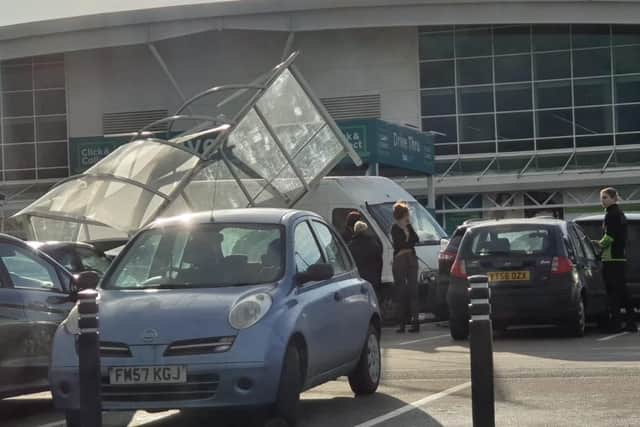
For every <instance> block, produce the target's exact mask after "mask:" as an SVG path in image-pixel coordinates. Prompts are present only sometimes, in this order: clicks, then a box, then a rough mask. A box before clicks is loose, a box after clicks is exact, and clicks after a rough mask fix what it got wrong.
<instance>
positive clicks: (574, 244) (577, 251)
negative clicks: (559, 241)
mask: <svg viewBox="0 0 640 427" xmlns="http://www.w3.org/2000/svg"><path fill="white" fill-rule="evenodd" d="M568 228H569V230H568V231H569V233H568V234H569V240H570V242H571V246H570V247H569V250H570V252H573V254H574V255H575V256H576V257H577V258H578V259H579V260H582V259H584V257H585V254H584V250H583V249H582V245H581V244H580V239H578V236H576V234H575V232H574V231H573V227H571V226H569V227H568Z"/></svg>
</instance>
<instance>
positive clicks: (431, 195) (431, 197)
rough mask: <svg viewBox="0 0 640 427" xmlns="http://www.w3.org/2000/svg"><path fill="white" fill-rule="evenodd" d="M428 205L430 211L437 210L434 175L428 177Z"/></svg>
mask: <svg viewBox="0 0 640 427" xmlns="http://www.w3.org/2000/svg"><path fill="white" fill-rule="evenodd" d="M427 203H428V206H429V209H431V210H432V211H435V210H436V186H435V181H434V179H433V175H429V176H427Z"/></svg>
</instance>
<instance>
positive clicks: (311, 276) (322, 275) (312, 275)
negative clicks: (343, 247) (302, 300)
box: [295, 263, 334, 286]
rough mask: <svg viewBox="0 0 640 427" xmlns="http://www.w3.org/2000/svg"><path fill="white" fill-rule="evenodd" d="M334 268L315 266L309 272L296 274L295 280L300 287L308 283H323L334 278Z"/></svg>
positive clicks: (330, 266) (324, 265) (310, 267)
mask: <svg viewBox="0 0 640 427" xmlns="http://www.w3.org/2000/svg"><path fill="white" fill-rule="evenodd" d="M333 274H334V273H333V266H332V265H331V264H321V263H320V264H313V265H310V266H309V268H308V269H307V271H303V272H301V273H298V274H296V277H295V280H296V284H297V285H298V286H301V285H304V284H305V283H308V282H322V281H323V280H329V279H331V278H332V277H333Z"/></svg>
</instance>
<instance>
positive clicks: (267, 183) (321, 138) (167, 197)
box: [15, 53, 361, 241]
mask: <svg viewBox="0 0 640 427" xmlns="http://www.w3.org/2000/svg"><path fill="white" fill-rule="evenodd" d="M296 56H297V54H296V53H294V54H292V55H291V56H290V57H289V58H288V59H287V60H286V61H285V62H283V63H281V64H279V65H278V66H276V67H275V68H274V69H273V70H272V71H271V72H270V73H269V74H267V75H266V76H264V77H263V78H261V79H259V81H258V83H255V82H254V83H251V84H248V85H232V86H221V87H215V88H212V89H209V90H207V91H205V92H203V93H201V94H198V95H196V96H195V97H193V98H192V99H191V100H189V101H188V102H187V103H185V105H183V106H182V107H181V108H180V109H179V110H178V111H177V112H176V115H174V116H172V117H169V118H167V119H164V120H163V121H164V122H169V123H170V126H169V129H170V130H171V129H172V126H173V124H174V123H176V122H178V121H184V120H188V121H196V122H198V124H197V126H195V127H193V128H191V129H189V130H187V131H183V132H181V133H180V134H178V135H176V136H174V137H172V138H167V139H159V138H155V137H154V138H143V139H136V140H134V141H132V142H130V143H128V144H125V145H123V146H121V147H120V148H118V149H117V150H115V151H114V152H113V153H111V154H110V155H109V156H107V157H105V158H104V159H102V160H101V161H100V162H98V163H97V164H95V165H94V166H93V167H91V168H90V169H89V170H87V171H86V172H85V173H83V174H81V175H78V176H74V177H70V178H69V179H67V180H65V181H62V182H61V183H59V184H58V185H57V186H55V187H54V188H53V189H51V190H50V191H49V192H48V193H46V194H45V195H44V196H42V197H41V198H39V199H38V200H36V201H35V202H34V203H32V204H31V205H29V206H28V207H26V208H25V209H23V210H22V211H20V212H19V213H17V214H16V215H15V216H16V217H18V218H22V219H23V220H25V222H26V223H27V224H28V226H29V228H30V230H28V231H30V232H31V233H30V234H33V236H32V237H33V238H34V239H37V240H84V241H87V240H98V239H114V238H116V239H117V238H128V237H130V236H131V235H132V234H133V233H135V232H136V231H137V230H139V229H140V228H141V227H143V226H145V225H146V224H148V223H150V222H151V221H153V220H154V219H155V218H157V217H158V216H170V215H177V214H182V213H187V212H195V211H203V210H213V209H228V208H240V207H252V206H260V207H291V206H293V205H294V204H295V202H296V201H297V200H299V199H300V198H301V197H302V196H303V195H304V194H305V193H306V192H307V191H309V190H310V189H312V188H313V187H314V186H315V185H316V184H317V183H318V181H319V180H320V179H322V177H324V176H325V175H326V174H327V173H328V172H329V171H330V170H331V169H333V168H334V167H335V166H336V164H337V163H338V162H339V161H340V160H341V159H342V158H344V156H346V155H348V156H350V157H351V159H352V160H353V161H354V162H355V163H356V164H357V165H359V164H361V160H360V158H359V157H358V155H357V154H356V153H355V151H354V150H353V148H352V147H351V145H350V144H349V143H348V142H347V141H346V140H345V138H344V136H343V135H342V133H341V132H340V131H339V129H338V128H337V126H336V124H335V123H334V122H333V120H332V119H331V117H329V115H328V114H327V113H326V111H325V110H324V108H323V107H322V104H321V103H320V102H319V101H318V100H317V98H315V96H314V95H313V93H312V92H311V91H310V89H309V87H308V86H307V84H306V83H305V81H304V79H303V78H302V76H301V75H300V73H299V72H298V71H297V70H296V69H295V67H294V66H293V61H294V60H295V57H296ZM229 90H235V93H234V94H232V95H231V96H228V97H227V98H225V99H223V100H222V101H220V102H218V103H217V104H214V105H212V104H211V102H208V103H206V104H205V105H206V107H205V108H207V109H211V108H213V109H214V110H215V111H214V112H213V114H208V115H193V114H183V111H192V110H193V109H194V108H195V104H196V101H199V100H203V99H205V98H207V97H212V96H218V95H220V94H221V93H223V92H225V91H229ZM239 100H240V101H239ZM230 110H231V111H230ZM208 112H209V113H210V111H208ZM230 116H232V117H233V119H231V120H229V119H226V117H230ZM213 117H216V118H213ZM153 125H157V123H155V124H150V125H149V126H148V128H150V127H152V126H153ZM168 133H169V134H170V132H168ZM144 135H145V132H144V129H143V130H142V131H141V132H139V136H144Z"/></svg>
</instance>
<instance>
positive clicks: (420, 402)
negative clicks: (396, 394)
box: [356, 381, 471, 427]
mask: <svg viewBox="0 0 640 427" xmlns="http://www.w3.org/2000/svg"><path fill="white" fill-rule="evenodd" d="M469 387H471V381H469V382H466V383H463V384H458V385H457V386H454V387H451V388H448V389H446V390H444V391H441V392H439V393H436V394H432V395H431V396H427V397H425V398H423V399H420V400H416V401H415V402H413V403H409V404H408V405H405V406H403V407H401V408H398V409H396V410H394V411H391V412H389V413H386V414H384V415H380V416H379V417H376V418H373V419H370V420H369V421H365V422H364V423H361V424H358V425H357V426H356V427H371V426H375V425H378V424H380V423H383V422H385V421H388V420H390V419H392V418H395V417H397V416H400V415H402V414H405V413H407V412H409V411H413V410H414V409H417V408H420V407H421V406H424V405H426V404H427V403H430V402H433V401H436V400H438V399H442V398H443V397H447V396H449V395H450V394H453V393H457V392H459V391H460V390H464V389H466V388H469Z"/></svg>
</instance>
